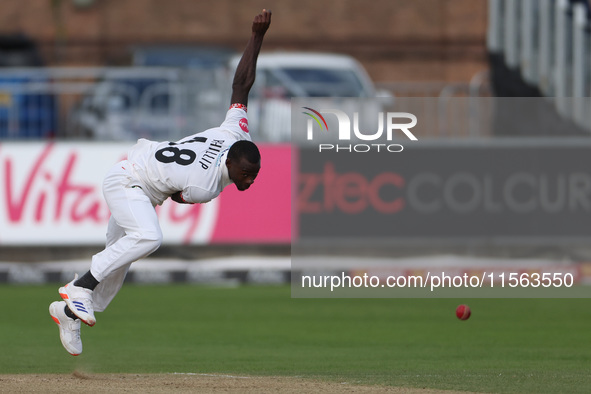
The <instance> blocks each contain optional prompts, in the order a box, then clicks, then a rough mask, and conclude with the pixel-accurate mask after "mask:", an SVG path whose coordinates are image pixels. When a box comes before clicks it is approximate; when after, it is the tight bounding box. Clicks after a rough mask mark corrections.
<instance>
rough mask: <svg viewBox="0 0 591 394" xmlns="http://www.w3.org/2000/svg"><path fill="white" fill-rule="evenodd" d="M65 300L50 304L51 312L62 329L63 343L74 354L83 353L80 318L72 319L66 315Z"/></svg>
mask: <svg viewBox="0 0 591 394" xmlns="http://www.w3.org/2000/svg"><path fill="white" fill-rule="evenodd" d="M65 307H66V303H65V302H64V301H55V302H52V303H51V305H49V314H50V315H51V318H52V319H53V321H55V322H56V323H57V325H58V327H59V329H60V339H61V341H62V345H63V346H64V348H66V350H67V351H68V353H70V354H71V355H72V356H77V355H79V354H80V353H82V340H81V339H80V320H78V319H76V320H74V319H70V318H69V317H68V316H66V312H64V308H65Z"/></svg>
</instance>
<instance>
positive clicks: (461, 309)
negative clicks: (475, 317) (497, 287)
mask: <svg viewBox="0 0 591 394" xmlns="http://www.w3.org/2000/svg"><path fill="white" fill-rule="evenodd" d="M471 314H472V311H471V310H470V307H469V306H468V305H464V304H462V305H459V306H458V307H457V308H456V316H457V317H458V319H460V320H468V318H469V317H470V315H471Z"/></svg>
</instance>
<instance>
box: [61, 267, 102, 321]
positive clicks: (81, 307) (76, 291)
mask: <svg viewBox="0 0 591 394" xmlns="http://www.w3.org/2000/svg"><path fill="white" fill-rule="evenodd" d="M77 279H78V274H76V275H75V276H74V280H73V281H71V282H70V283H68V284H67V285H65V286H64V287H60V289H59V293H60V296H61V297H62V299H63V300H64V301H66V304H68V308H70V310H71V311H72V313H73V314H75V315H76V316H78V318H79V319H80V320H82V322H83V323H84V324H87V325H89V326H90V327H92V326H94V325H95V323H96V319H95V317H94V308H93V307H92V290H90V289H85V288H84V287H80V286H74V282H75V281H76V280H77Z"/></svg>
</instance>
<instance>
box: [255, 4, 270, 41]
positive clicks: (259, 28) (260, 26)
mask: <svg viewBox="0 0 591 394" xmlns="http://www.w3.org/2000/svg"><path fill="white" fill-rule="evenodd" d="M270 24H271V10H266V9H263V12H261V13H260V14H258V15H257V16H255V17H254V21H252V32H253V33H256V34H261V35H264V34H265V32H266V31H267V29H268V28H269V25H270Z"/></svg>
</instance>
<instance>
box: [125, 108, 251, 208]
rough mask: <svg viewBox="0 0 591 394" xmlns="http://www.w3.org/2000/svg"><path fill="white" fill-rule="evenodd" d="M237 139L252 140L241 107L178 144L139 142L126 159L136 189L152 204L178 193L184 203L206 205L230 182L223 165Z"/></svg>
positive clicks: (226, 169)
mask: <svg viewBox="0 0 591 394" xmlns="http://www.w3.org/2000/svg"><path fill="white" fill-rule="evenodd" d="M239 140H248V141H252V139H251V138H250V134H249V133H248V119H247V116H246V111H245V110H244V109H242V108H231V109H230V110H229V111H228V112H227V113H226V119H225V120H224V122H223V123H222V124H221V126H220V127H214V128H212V129H208V130H205V131H203V132H201V133H197V134H193V135H191V136H188V137H185V138H183V139H181V140H180V141H177V142H168V141H166V142H156V141H149V140H147V139H144V138H142V139H139V140H138V142H137V144H135V145H134V146H133V147H131V149H130V150H129V152H128V156H127V160H128V161H129V162H130V163H131V164H132V167H133V170H132V171H133V172H134V174H135V175H136V177H137V178H138V179H139V180H140V181H141V183H140V184H138V186H140V187H142V189H144V191H146V192H147V194H148V195H149V196H150V199H151V200H152V203H154V204H158V205H160V204H162V202H164V200H166V199H167V198H168V197H170V196H171V195H172V194H174V193H176V192H178V191H181V192H182V193H181V195H182V198H183V200H184V201H186V202H189V203H205V202H208V201H210V200H212V199H214V198H215V197H217V196H218V195H219V194H220V193H221V192H222V190H223V189H224V187H226V186H228V185H229V184H231V183H232V181H231V180H230V178H229V176H228V168H227V167H226V165H225V162H226V156H227V154H228V149H229V148H230V146H231V145H232V144H233V143H234V142H236V141H239Z"/></svg>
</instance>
